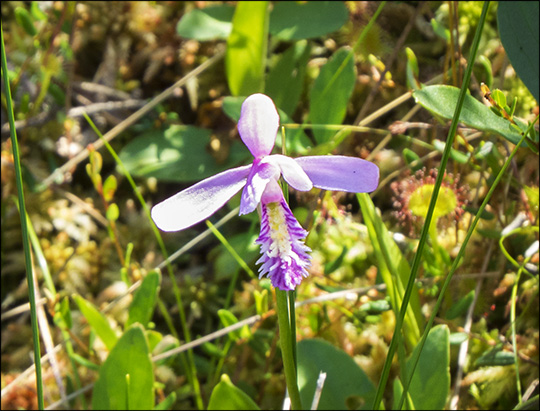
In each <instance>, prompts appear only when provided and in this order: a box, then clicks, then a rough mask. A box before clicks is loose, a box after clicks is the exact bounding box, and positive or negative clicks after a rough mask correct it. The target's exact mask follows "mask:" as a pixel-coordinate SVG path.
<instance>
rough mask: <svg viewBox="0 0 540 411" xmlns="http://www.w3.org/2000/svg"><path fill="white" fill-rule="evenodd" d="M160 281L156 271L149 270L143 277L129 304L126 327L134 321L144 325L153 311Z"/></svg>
mask: <svg viewBox="0 0 540 411" xmlns="http://www.w3.org/2000/svg"><path fill="white" fill-rule="evenodd" d="M160 282H161V276H160V274H159V273H158V272H157V271H151V272H149V273H148V274H147V275H146V277H144V279H143V280H142V283H141V286H140V287H139V289H138V290H137V291H136V292H135V295H134V296H133V301H132V302H131V304H130V305H129V318H128V320H127V323H126V327H128V326H130V325H131V324H134V323H140V324H141V325H142V326H143V327H146V325H147V324H148V322H149V321H150V319H151V318H152V314H153V313H154V307H155V305H156V298H157V295H158V293H159V284H160Z"/></svg>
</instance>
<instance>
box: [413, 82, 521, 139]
mask: <svg viewBox="0 0 540 411" xmlns="http://www.w3.org/2000/svg"><path fill="white" fill-rule="evenodd" d="M459 91H460V90H459V89H458V88H457V87H452V86H444V85H436V86H427V87H424V88H422V89H421V90H416V91H414V92H413V96H414V98H415V99H416V101H417V102H418V103H419V104H420V105H421V106H422V107H424V108H425V109H427V110H429V111H430V112H431V113H433V114H435V115H437V116H440V117H442V118H444V119H446V120H450V119H452V118H453V116H454V110H455V108H456V105H457V101H458V96H459ZM459 121H460V122H462V123H464V124H465V125H467V126H469V127H472V128H476V129H478V130H483V131H490V132H493V133H495V134H499V135H501V136H503V137H504V138H506V139H507V140H508V141H510V142H511V143H513V144H517V143H518V142H519V140H520V139H521V135H520V133H519V132H518V131H517V130H515V129H514V128H513V127H511V126H510V122H509V121H508V120H506V119H504V118H502V117H499V116H497V115H496V114H494V113H493V112H492V111H491V110H490V109H489V108H488V107H486V106H485V105H483V104H482V103H481V102H479V101H478V100H476V99H475V98H474V97H472V96H470V95H466V96H465V101H464V102H463V109H462V110H461V117H460V119H459Z"/></svg>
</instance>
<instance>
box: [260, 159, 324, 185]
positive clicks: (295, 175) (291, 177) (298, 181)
mask: <svg viewBox="0 0 540 411" xmlns="http://www.w3.org/2000/svg"><path fill="white" fill-rule="evenodd" d="M263 161H268V162H272V163H274V164H276V165H278V166H279V168H280V169H281V174H282V176H283V178H284V179H285V181H286V182H287V183H288V184H289V185H290V186H291V187H292V188H294V189H295V190H298V191H309V190H311V189H312V188H313V183H312V182H311V180H310V179H309V177H308V175H307V174H306V173H305V171H304V170H302V167H300V165H299V164H298V163H297V162H296V161H294V159H292V158H290V157H287V156H282V155H280V154H274V155H272V156H269V157H266V158H265V159H264V160H263Z"/></svg>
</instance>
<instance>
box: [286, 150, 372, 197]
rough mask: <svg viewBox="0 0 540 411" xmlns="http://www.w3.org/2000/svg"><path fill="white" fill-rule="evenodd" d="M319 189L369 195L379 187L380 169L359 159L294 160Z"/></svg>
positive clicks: (321, 157) (342, 157) (320, 158)
mask: <svg viewBox="0 0 540 411" xmlns="http://www.w3.org/2000/svg"><path fill="white" fill-rule="evenodd" d="M294 160H295V161H296V162H297V163H298V164H299V165H300V166H301V167H302V168H303V169H304V171H305V172H306V174H307V175H308V177H309V178H310V179H311V181H312V182H313V185H314V186H315V187H317V188H322V189H324V190H334V191H347V192H350V193H369V192H370V191H374V190H375V189H376V188H377V186H378V185H379V167H377V166H376V165H375V164H373V163H371V162H369V161H366V160H362V159H361V158H357V157H347V156H306V157H299V158H295V159H294Z"/></svg>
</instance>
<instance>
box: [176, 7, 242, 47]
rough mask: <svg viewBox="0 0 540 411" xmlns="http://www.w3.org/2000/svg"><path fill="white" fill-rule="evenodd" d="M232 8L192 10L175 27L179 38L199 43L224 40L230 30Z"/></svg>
mask: <svg viewBox="0 0 540 411" xmlns="http://www.w3.org/2000/svg"><path fill="white" fill-rule="evenodd" d="M233 15H234V7H233V6H229V5H228V4H220V5H218V6H210V7H205V8H204V9H193V10H191V11H190V12H188V13H186V14H184V15H183V16H182V18H181V19H180V21H179V22H178V24H177V25H176V33H178V35H179V36H181V37H185V38H189V39H195V40H199V41H207V40H217V39H220V40H225V39H226V38H227V37H229V34H230V33H231V30H232V19H233Z"/></svg>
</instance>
